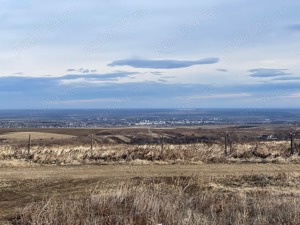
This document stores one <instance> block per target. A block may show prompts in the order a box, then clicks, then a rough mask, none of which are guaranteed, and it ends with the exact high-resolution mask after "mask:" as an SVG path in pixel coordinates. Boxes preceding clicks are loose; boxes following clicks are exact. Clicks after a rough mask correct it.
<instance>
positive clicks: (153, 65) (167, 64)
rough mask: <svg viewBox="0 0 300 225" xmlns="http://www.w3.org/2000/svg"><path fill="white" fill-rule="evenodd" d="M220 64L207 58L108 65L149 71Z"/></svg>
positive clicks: (147, 60) (119, 61) (144, 60)
mask: <svg viewBox="0 0 300 225" xmlns="http://www.w3.org/2000/svg"><path fill="white" fill-rule="evenodd" d="M217 62H219V58H206V59H200V60H195V61H192V60H150V59H123V60H116V61H113V62H112V63H110V64H108V66H110V67H114V66H130V67H134V68H148V69H178V68H185V67H191V66H194V65H204V64H214V63H217Z"/></svg>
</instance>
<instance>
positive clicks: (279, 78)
mask: <svg viewBox="0 0 300 225" xmlns="http://www.w3.org/2000/svg"><path fill="white" fill-rule="evenodd" d="M273 80H279V81H289V80H300V77H276V78H274V79H273Z"/></svg>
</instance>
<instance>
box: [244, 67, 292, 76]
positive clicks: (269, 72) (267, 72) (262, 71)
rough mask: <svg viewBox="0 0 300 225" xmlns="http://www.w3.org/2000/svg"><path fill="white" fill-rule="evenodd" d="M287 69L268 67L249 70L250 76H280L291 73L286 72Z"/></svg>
mask: <svg viewBox="0 0 300 225" xmlns="http://www.w3.org/2000/svg"><path fill="white" fill-rule="evenodd" d="M285 71H287V69H267V68H259V69H252V70H249V72H250V75H249V76H250V77H260V78H264V77H278V76H287V75H291V74H290V73H287V72H285Z"/></svg>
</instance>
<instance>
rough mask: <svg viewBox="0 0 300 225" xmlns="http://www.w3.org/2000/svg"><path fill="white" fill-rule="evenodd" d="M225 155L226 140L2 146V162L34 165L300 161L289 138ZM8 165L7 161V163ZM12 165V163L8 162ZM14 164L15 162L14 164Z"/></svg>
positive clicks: (243, 146)
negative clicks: (161, 144) (175, 142)
mask: <svg viewBox="0 0 300 225" xmlns="http://www.w3.org/2000/svg"><path fill="white" fill-rule="evenodd" d="M228 151H229V154H228V155H227V156H225V155H224V146H223V144H222V143H194V144H176V145H175V144H165V145H164V147H163V149H162V148H161V146H160V145H159V144H147V145H129V144H101V145H95V146H94V148H93V150H91V148H90V146H88V145H70V144H68V145H51V146H39V145H33V146H32V148H31V151H30V154H29V155H28V154H27V146H22V145H20V146H19V145H16V146H13V145H1V146H0V166H1V163H2V164H4V162H5V161H6V162H9V161H13V162H15V163H16V160H19V161H20V162H24V160H26V162H27V163H28V162H30V163H33V164H57V165H80V164H107V163H110V164H111V163H118V164H124V163H128V164H130V163H143V164H145V163H220V162H271V163H290V162H299V161H300V160H299V159H300V158H299V156H298V154H297V153H296V154H295V155H293V156H292V157H291V156H290V155H289V142H288V141H272V142H251V143H235V144H233V145H232V148H231V149H228ZM6 164H7V163H6ZM8 164H9V163H8ZM11 164H13V163H11Z"/></svg>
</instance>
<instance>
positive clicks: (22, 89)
mask: <svg viewBox="0 0 300 225" xmlns="http://www.w3.org/2000/svg"><path fill="white" fill-rule="evenodd" d="M0 6H1V7H0V109H45V110H47V109H56V108H180V109H186V108H300V101H299V100H300V67H299V64H300V16H299V8H300V2H299V1H296V0H285V1H271V0H252V1H245V0H226V1H225V0H209V1H208V0H203V1H199V0H187V1H179V0H172V1H171V0H165V1H158V0H152V1H138V0H126V1H125V0H111V1H104V0H100V1H99V0H98V1H96V0H86V1H78V0H72V1H71V0H64V1H61V0H60V1H58V0H52V1H37V0H20V1H12V0H0Z"/></svg>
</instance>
